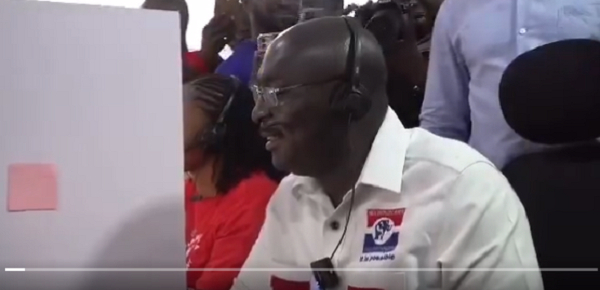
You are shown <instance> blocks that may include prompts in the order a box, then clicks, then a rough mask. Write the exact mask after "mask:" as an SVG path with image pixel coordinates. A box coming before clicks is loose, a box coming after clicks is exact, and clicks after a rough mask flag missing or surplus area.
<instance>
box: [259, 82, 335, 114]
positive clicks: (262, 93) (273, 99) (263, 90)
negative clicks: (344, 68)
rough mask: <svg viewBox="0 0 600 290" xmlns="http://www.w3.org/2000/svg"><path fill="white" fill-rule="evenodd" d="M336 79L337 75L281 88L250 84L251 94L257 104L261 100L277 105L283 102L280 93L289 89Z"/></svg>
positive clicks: (267, 103) (266, 103)
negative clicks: (323, 79)
mask: <svg viewBox="0 0 600 290" xmlns="http://www.w3.org/2000/svg"><path fill="white" fill-rule="evenodd" d="M337 80H340V78H339V77H338V78H333V79H328V80H325V81H319V82H314V83H308V84H298V85H291V86H287V87H282V88H276V87H263V86H257V85H252V86H251V89H252V95H253V97H254V103H255V104H258V103H259V102H261V103H263V104H265V105H267V106H269V107H277V106H280V105H281V104H282V103H283V102H282V94H284V93H286V92H289V91H290V90H294V89H298V88H301V87H307V86H315V85H321V84H325V83H328V82H333V81H337Z"/></svg>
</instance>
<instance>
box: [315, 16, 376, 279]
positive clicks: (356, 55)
mask: <svg viewBox="0 0 600 290" xmlns="http://www.w3.org/2000/svg"><path fill="white" fill-rule="evenodd" d="M342 18H343V19H344V22H345V23H346V26H347V27H348V32H350V45H349V47H348V55H347V59H346V76H347V78H348V81H350V84H347V83H346V84H343V86H342V87H341V88H339V89H338V90H336V91H335V93H334V94H333V95H332V99H331V107H332V109H333V110H335V111H338V112H340V113H342V114H345V115H346V116H348V119H349V122H352V121H357V120H360V119H362V118H363V117H364V116H365V115H366V114H367V112H369V110H370V109H371V99H369V98H368V97H367V96H366V95H364V94H363V92H362V87H361V84H360V52H361V51H360V39H359V37H358V36H359V35H358V32H359V28H354V26H353V25H354V24H353V23H352V20H350V19H349V18H348V17H345V16H344V17H342ZM360 29H362V27H361V28H360ZM355 195H356V188H355V186H353V187H352V191H351V195H350V205H349V208H348V214H347V215H346V223H345V224H344V230H343V231H342V235H341V237H340V239H339V240H338V242H337V244H336V246H335V248H334V249H333V252H332V253H331V255H330V256H329V257H326V258H323V259H321V260H317V261H314V262H311V263H310V268H311V269H312V274H313V277H314V278H315V280H316V282H317V284H318V286H319V289H321V290H327V289H335V288H336V287H337V286H338V284H339V282H340V278H339V277H338V275H337V273H336V272H335V269H334V268H335V267H334V265H333V261H332V260H333V258H334V256H335V254H336V252H337V250H338V249H339V247H340V245H341V244H342V242H343V241H344V238H345V237H346V233H347V231H348V225H349V224H350V215H351V214H352V208H353V205H354V196H355Z"/></svg>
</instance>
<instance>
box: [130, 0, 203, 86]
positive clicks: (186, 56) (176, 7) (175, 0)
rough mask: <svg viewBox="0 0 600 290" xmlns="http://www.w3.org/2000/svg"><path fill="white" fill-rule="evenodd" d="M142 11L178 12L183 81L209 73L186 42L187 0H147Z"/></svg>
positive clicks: (201, 60)
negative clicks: (190, 50)
mask: <svg viewBox="0 0 600 290" xmlns="http://www.w3.org/2000/svg"><path fill="white" fill-rule="evenodd" d="M141 8H142V9H152V10H163V11H176V12H178V13H179V21H180V24H179V25H180V28H181V57H182V66H183V68H182V69H183V81H184V82H185V81H188V80H190V79H192V78H194V77H195V76H196V75H198V74H202V73H206V72H208V71H209V66H208V65H209V64H208V63H207V62H205V61H204V60H203V59H202V58H198V57H195V53H190V52H189V50H188V46H187V42H186V37H185V35H186V33H187V27H188V22H189V11H188V6H187V3H186V2H185V0H146V1H144V3H142V7H141Z"/></svg>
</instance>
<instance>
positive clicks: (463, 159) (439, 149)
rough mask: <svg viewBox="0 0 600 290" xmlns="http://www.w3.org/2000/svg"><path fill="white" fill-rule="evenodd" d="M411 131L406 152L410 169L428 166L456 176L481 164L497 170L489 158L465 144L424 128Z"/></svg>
mask: <svg viewBox="0 0 600 290" xmlns="http://www.w3.org/2000/svg"><path fill="white" fill-rule="evenodd" d="M410 130H412V131H413V133H412V137H411V139H410V143H409V145H408V149H407V151H406V163H407V166H408V167H410V166H414V165H417V164H419V165H426V166H428V167H431V168H432V169H439V170H445V171H447V172H449V173H453V174H454V175H456V176H458V175H459V174H460V173H461V172H462V171H464V170H465V169H466V168H468V167H469V166H472V165H474V164H479V163H481V164H486V166H489V167H491V168H494V169H495V167H494V165H493V164H492V163H491V162H490V161H489V160H488V159H487V158H485V157H484V156H483V155H481V154H480V153H479V152H477V150H475V149H473V148H471V147H470V146H469V145H468V144H466V143H464V142H461V141H457V140H453V139H449V138H444V137H440V136H437V135H435V134H433V133H430V132H429V131H427V130H425V129H422V128H414V129H410Z"/></svg>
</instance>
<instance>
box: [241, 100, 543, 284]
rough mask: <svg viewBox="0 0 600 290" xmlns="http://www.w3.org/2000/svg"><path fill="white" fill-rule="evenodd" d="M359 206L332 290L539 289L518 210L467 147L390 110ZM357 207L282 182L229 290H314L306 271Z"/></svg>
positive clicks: (298, 182) (302, 180)
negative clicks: (407, 123)
mask: <svg viewBox="0 0 600 290" xmlns="http://www.w3.org/2000/svg"><path fill="white" fill-rule="evenodd" d="M355 194H356V195H355V200H354V205H353V208H352V213H351V216H350V222H349V225H348V229H347V233H346V237H345V238H344V240H343V242H342V244H341V246H340V247H339V249H338V250H337V252H336V254H335V256H334V257H333V259H332V260H333V263H334V266H335V268H336V272H337V274H338V276H339V277H340V285H339V287H337V288H336V289H339V290H346V289H353V290H360V289H369V290H379V289H381V290H396V289H398V290H404V289H408V290H416V289H448V290H450V289H455V290H496V289H498V290H499V289H503V290H525V289H529V290H541V289H543V286H542V281H541V275H540V273H539V270H538V264H537V260H536V254H535V250H534V247H533V241H532V238H531V232H530V229H529V223H528V221H527V218H526V216H525V212H524V210H523V206H522V205H521V202H520V201H519V199H518V197H517V196H516V194H515V192H514V191H513V189H512V188H511V187H510V185H509V184H508V182H507V180H506V179H505V178H504V176H503V175H502V174H501V173H500V172H499V171H498V170H497V169H496V168H495V167H494V166H493V165H492V164H491V163H490V162H489V161H488V160H487V159H486V158H485V157H483V156H482V155H480V154H479V153H477V152H476V151H475V150H473V149H471V148H470V147H468V145H466V144H464V143H462V142H458V141H454V140H450V139H445V138H442V137H438V136H435V135H433V134H431V133H429V132H428V131H425V130H423V129H420V128H416V129H405V128H404V127H403V126H402V124H401V123H400V121H399V120H398V117H397V116H396V113H394V112H393V111H392V110H391V109H388V112H387V114H386V117H385V120H384V122H383V124H382V126H381V128H380V129H379V131H378V133H377V136H376V137H375V140H374V142H373V145H372V148H371V152H370V153H369V156H368V157H367V160H366V162H365V165H364V167H363V170H362V173H361V176H360V178H359V181H358V185H357V188H356V193H355ZM349 205H350V194H347V195H346V197H345V198H344V201H343V202H342V204H341V205H340V206H339V207H338V208H333V206H332V204H331V202H330V201H329V199H328V197H327V196H325V194H324V193H323V192H322V191H321V190H320V187H319V186H318V184H317V183H316V182H315V180H314V179H312V178H308V177H300V176H295V175H290V176H288V177H286V178H285V179H284V180H283V181H282V182H281V184H280V185H279V188H278V189H277V192H276V193H275V195H274V196H273V197H272V199H271V202H270V204H269V206H268V209H267V217H266V220H265V223H264V225H263V228H262V231H261V233H260V234H259V237H258V239H257V241H256V244H255V245H254V248H253V249H252V252H251V254H250V256H249V257H248V259H247V261H246V263H245V264H244V267H243V269H242V270H241V272H240V274H239V276H238V278H237V280H236V281H235V283H234V286H233V288H232V289H234V290H268V289H272V290H301V289H306V290H308V289H316V288H315V287H314V285H312V284H313V283H311V282H310V281H311V280H312V273H311V271H310V269H309V265H310V263H311V262H313V261H316V260H320V259H322V258H325V257H329V256H330V255H331V253H332V251H333V249H334V248H335V246H336V244H337V243H338V241H339V240H340V237H341V235H342V232H343V229H344V224H345V221H346V217H347V214H348V207H349ZM335 223H338V224H339V227H335V225H334V226H332V224H335Z"/></svg>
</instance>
